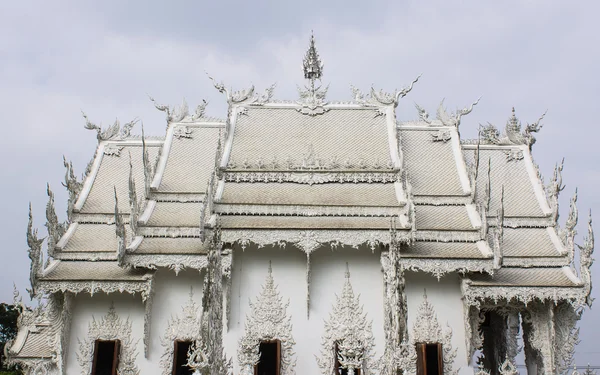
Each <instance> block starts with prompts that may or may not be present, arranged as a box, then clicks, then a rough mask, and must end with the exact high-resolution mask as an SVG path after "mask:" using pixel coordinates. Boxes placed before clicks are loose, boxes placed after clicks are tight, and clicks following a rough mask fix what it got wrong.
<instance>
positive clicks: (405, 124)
mask: <svg viewBox="0 0 600 375" xmlns="http://www.w3.org/2000/svg"><path fill="white" fill-rule="evenodd" d="M396 127H397V128H398V130H400V131H402V130H425V131H429V132H437V131H440V130H441V131H449V130H450V131H451V130H452V129H456V127H454V126H444V125H442V123H439V125H437V124H428V123H426V122H425V121H401V122H397V123H396Z"/></svg>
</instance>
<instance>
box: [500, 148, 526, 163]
mask: <svg viewBox="0 0 600 375" xmlns="http://www.w3.org/2000/svg"><path fill="white" fill-rule="evenodd" d="M504 155H506V161H519V160H523V158H524V157H525V156H524V155H523V151H522V150H519V149H518V148H517V149H512V150H506V151H504Z"/></svg>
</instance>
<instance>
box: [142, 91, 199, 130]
mask: <svg viewBox="0 0 600 375" xmlns="http://www.w3.org/2000/svg"><path fill="white" fill-rule="evenodd" d="M148 98H150V101H152V103H153V104H154V107H155V108H156V109H158V110H159V111H161V112H165V114H166V120H167V125H168V124H170V123H172V122H194V121H198V120H200V119H201V118H204V113H205V111H206V106H207V105H208V102H207V101H206V100H202V103H200V104H198V106H197V107H196V110H195V111H194V114H192V115H190V109H189V106H188V104H187V102H186V101H185V98H184V99H183V101H182V103H181V105H180V106H179V107H174V108H171V107H169V106H168V105H162V104H158V103H157V102H156V100H154V98H153V97H151V96H148Z"/></svg>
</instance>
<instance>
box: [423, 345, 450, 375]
mask: <svg viewBox="0 0 600 375" xmlns="http://www.w3.org/2000/svg"><path fill="white" fill-rule="evenodd" d="M443 374H444V359H443V357H442V344H440V343H433V344H425V343H421V344H417V375H443Z"/></svg>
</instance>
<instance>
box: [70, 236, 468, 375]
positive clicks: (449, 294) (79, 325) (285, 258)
mask: <svg viewBox="0 0 600 375" xmlns="http://www.w3.org/2000/svg"><path fill="white" fill-rule="evenodd" d="M379 256H380V254H379V251H375V252H374V253H372V252H371V251H370V250H369V249H366V248H361V249H360V250H358V249H353V248H347V247H345V248H338V249H336V250H331V249H329V248H325V247H323V248H321V249H318V250H316V251H315V252H314V253H313V254H312V256H311V265H312V276H311V307H310V318H307V314H306V282H305V280H306V255H305V254H304V253H303V252H302V251H300V250H298V249H296V248H295V247H293V246H288V247H286V248H283V249H282V248H279V247H275V248H273V247H265V248H261V249H256V248H255V247H253V246H250V247H248V248H247V249H246V250H245V251H241V250H240V249H235V250H234V264H233V268H232V274H233V278H232V290H231V315H230V320H229V330H228V331H227V330H224V346H225V350H226V353H227V356H228V357H231V358H232V359H233V363H234V373H236V374H237V373H238V371H239V368H238V366H237V344H238V340H239V338H240V337H241V336H242V335H243V333H244V324H245V320H246V314H248V313H249V311H250V308H249V304H248V302H249V300H255V299H256V296H257V295H258V294H259V293H260V292H261V290H262V285H263V284H264V281H265V277H266V275H267V268H268V265H269V261H271V262H272V268H273V278H274V280H275V283H276V284H277V286H278V289H279V292H280V295H281V296H282V297H283V299H284V302H285V301H287V300H289V301H290V305H289V307H288V314H289V315H290V316H291V317H292V325H293V335H294V339H295V341H296V346H295V352H296V360H297V366H296V373H297V374H319V373H320V371H319V368H318V366H317V363H316V360H315V355H318V354H319V353H320V350H321V335H322V333H323V325H324V320H325V319H327V318H328V317H329V313H330V311H331V308H332V305H333V303H334V301H335V295H336V294H340V292H341V290H342V286H343V284H344V280H345V279H344V273H345V270H346V262H348V265H349V268H350V274H351V277H350V280H351V283H352V286H353V288H354V292H355V294H360V300H361V303H362V304H363V306H364V311H365V312H366V313H367V317H368V319H369V320H372V322H373V326H372V327H373V334H374V336H375V359H378V358H379V357H380V356H381V355H382V354H383V349H384V343H385V342H384V331H383V293H384V291H383V280H382V274H381V266H380V263H379ZM202 281H203V275H201V274H200V273H199V272H198V271H193V270H187V271H183V272H181V273H180V274H179V276H175V274H174V272H172V271H169V270H159V271H158V272H157V274H156V279H155V284H154V285H155V296H154V304H153V311H152V324H151V340H150V345H151V346H150V354H149V358H147V359H146V358H145V357H144V346H143V333H144V305H143V304H142V301H141V297H139V296H131V295H129V294H126V293H123V294H112V295H110V296H107V295H105V294H96V295H94V296H93V297H90V296H89V295H79V296H77V297H76V298H75V299H74V309H73V321H72V329H71V340H70V343H71V346H70V348H69V356H68V359H67V374H80V373H81V369H80V367H79V364H78V362H77V358H76V352H77V350H78V347H79V345H78V340H83V339H84V338H85V337H86V335H87V329H88V324H89V322H90V321H91V320H92V316H94V317H95V318H96V319H97V320H98V319H100V318H101V317H102V316H103V315H105V314H106V313H107V312H108V308H109V306H110V304H111V301H113V302H114V304H115V309H116V312H117V314H119V316H121V317H122V318H123V319H126V318H128V317H129V319H130V321H131V322H132V333H133V341H134V342H137V344H136V348H137V365H138V368H139V370H140V373H141V374H144V375H146V374H147V375H153V374H160V373H161V369H160V358H161V355H162V353H163V347H162V345H161V337H162V336H163V334H164V332H165V329H166V326H167V322H168V320H169V318H170V317H171V316H172V315H173V316H174V315H177V314H179V315H181V308H182V306H183V305H184V304H185V303H186V301H187V299H188V295H189V291H190V287H193V289H194V300H195V301H196V303H198V305H199V306H201V302H202ZM406 283H407V286H406V293H407V300H408V309H409V315H408V321H409V330H410V329H412V325H413V323H414V320H415V317H416V314H417V309H418V307H419V305H420V304H421V302H422V298H423V291H424V289H427V295H428V299H429V301H430V302H431V303H432V304H433V305H434V308H435V310H436V312H437V314H438V319H439V321H440V323H441V324H442V325H446V323H449V324H450V326H451V327H452V330H453V337H452V345H453V347H454V348H458V355H457V358H456V361H455V367H456V368H457V369H460V374H461V375H467V374H472V373H473V371H472V369H471V368H470V367H469V366H468V361H467V359H466V348H465V331H464V323H463V322H464V320H463V305H462V301H461V295H460V284H459V277H458V276H457V275H447V276H445V277H443V278H442V279H441V280H440V281H439V282H438V281H437V280H436V279H435V278H434V277H432V276H428V275H425V274H422V273H419V274H417V273H413V272H409V273H407V276H406Z"/></svg>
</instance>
